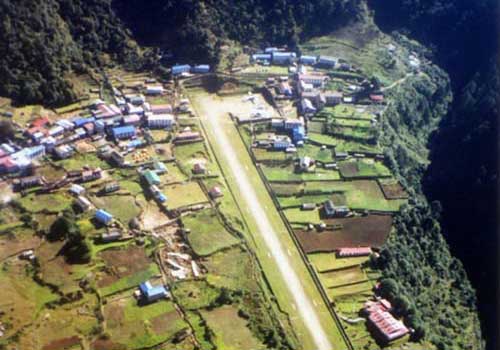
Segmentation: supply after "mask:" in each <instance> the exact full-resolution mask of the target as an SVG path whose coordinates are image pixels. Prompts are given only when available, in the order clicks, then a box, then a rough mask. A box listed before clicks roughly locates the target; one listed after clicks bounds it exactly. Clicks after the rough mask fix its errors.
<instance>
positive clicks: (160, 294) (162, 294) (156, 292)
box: [139, 281, 168, 303]
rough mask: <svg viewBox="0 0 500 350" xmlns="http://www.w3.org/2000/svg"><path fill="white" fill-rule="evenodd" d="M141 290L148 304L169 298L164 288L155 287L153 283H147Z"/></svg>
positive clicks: (144, 283)
mask: <svg viewBox="0 0 500 350" xmlns="http://www.w3.org/2000/svg"><path fill="white" fill-rule="evenodd" d="M139 290H140V291H141V295H142V297H143V299H144V300H146V301H147V302H148V303H152V302H155V301H157V300H160V299H164V298H166V297H167V296H168V293H167V290H166V289H165V287H164V286H153V285H151V282H149V281H146V282H143V283H141V284H140V285H139Z"/></svg>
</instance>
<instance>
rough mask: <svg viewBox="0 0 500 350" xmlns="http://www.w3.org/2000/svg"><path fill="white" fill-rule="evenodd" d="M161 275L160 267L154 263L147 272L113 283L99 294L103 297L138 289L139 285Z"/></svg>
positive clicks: (143, 271) (137, 273) (140, 272)
mask: <svg viewBox="0 0 500 350" xmlns="http://www.w3.org/2000/svg"><path fill="white" fill-rule="evenodd" d="M159 273H160V269H159V268H158V266H157V265H156V264H155V263H152V264H150V265H149V266H148V267H147V269H145V270H142V271H139V272H136V273H134V274H133V275H131V276H127V277H124V278H120V279H119V280H117V281H116V282H113V283H112V284H111V285H109V286H106V287H103V288H100V289H99V294H101V295H102V296H108V295H111V294H115V293H118V292H121V291H123V290H127V289H131V288H134V287H138V286H139V284H141V283H142V282H144V281H147V280H148V279H150V278H151V277H153V276H156V275H158V274H159Z"/></svg>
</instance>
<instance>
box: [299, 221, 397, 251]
mask: <svg viewBox="0 0 500 350" xmlns="http://www.w3.org/2000/svg"><path fill="white" fill-rule="evenodd" d="M325 223H326V224H327V225H338V224H340V225H342V229H340V230H334V231H323V232H315V231H304V230H296V231H295V234H296V236H297V238H298V240H299V242H300V245H301V246H302V248H303V249H304V251H305V252H306V253H315V252H331V251H333V250H335V249H338V248H342V247H357V246H370V247H376V248H378V247H380V246H381V245H382V244H383V243H384V242H385V240H386V239H387V236H388V235H389V232H390V230H391V225H392V217H391V216H389V215H368V216H364V217H359V218H346V219H330V220H325Z"/></svg>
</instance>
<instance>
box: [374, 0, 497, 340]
mask: <svg viewBox="0 0 500 350" xmlns="http://www.w3.org/2000/svg"><path fill="white" fill-rule="evenodd" d="M370 5H371V6H372V8H373V9H374V10H375V14H376V21H377V24H378V25H379V26H381V27H382V28H383V29H384V30H387V31H392V30H398V31H403V32H405V33H407V34H408V35H410V36H411V37H414V38H417V39H418V40H420V41H421V42H423V43H424V44H425V45H427V46H428V47H431V48H433V51H432V52H433V59H434V60H436V61H437V62H439V64H440V65H441V66H442V67H443V68H444V69H445V70H446V71H447V72H448V74H449V75H450V79H451V85H452V87H453V93H454V102H453V104H452V105H451V109H450V112H449V113H448V114H447V115H446V116H445V117H444V118H443V120H442V122H441V125H440V127H439V129H438V131H437V132H436V133H435V135H433V137H432V140H431V143H430V148H431V165H430V167H429V170H428V171H427V172H426V174H425V185H424V189H425V191H426V193H427V195H428V197H429V198H431V199H433V200H439V201H441V203H442V205H443V214H442V220H441V222H442V225H443V227H444V234H445V235H446V238H447V241H448V242H449V244H450V246H451V249H452V251H453V253H454V254H455V255H457V256H458V257H459V258H460V259H461V260H462V261H463V263H464V266H465V268H466V270H467V273H468V275H469V276H470V278H471V281H472V282H473V284H474V286H475V287H476V288H477V290H478V302H479V304H478V305H479V309H480V312H481V318H482V320H483V328H484V330H485V333H486V338H487V341H488V347H489V348H491V349H494V348H496V347H495V344H496V342H497V329H496V326H495V325H496V322H497V321H496V320H497V315H496V312H495V310H494V309H493V308H491V305H492V304H494V303H495V300H496V295H497V293H496V290H495V288H492V282H491V281H492V276H497V271H498V269H497V266H496V264H495V263H494V262H495V261H496V258H497V246H498V242H497V235H496V229H497V201H496V188H497V182H498V171H497V170H498V169H497V159H498V156H497V155H498V141H497V135H498V125H497V123H498V120H497V116H498V101H499V97H498V91H499V70H498V63H497V62H496V61H497V59H496V57H495V55H496V54H497V50H496V48H497V43H498V39H497V35H498V34H497V29H496V26H497V24H496V22H497V18H498V16H497V14H498V3H497V2H496V1H494V0H481V1H451V2H449V1H447V2H443V1H440V0H433V1H425V2H424V1H420V0H410V1H404V2H401V1H392V0H390V1H376V0H372V1H370ZM457 218H460V219H459V220H458V219H457ZM471 237H474V239H471Z"/></svg>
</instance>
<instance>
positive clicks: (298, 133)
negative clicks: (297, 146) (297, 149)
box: [292, 125, 306, 143]
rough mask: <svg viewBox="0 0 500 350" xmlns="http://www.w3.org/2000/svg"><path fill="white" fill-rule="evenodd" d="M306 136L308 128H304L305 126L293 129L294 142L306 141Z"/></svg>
mask: <svg viewBox="0 0 500 350" xmlns="http://www.w3.org/2000/svg"><path fill="white" fill-rule="evenodd" d="M305 137H306V129H305V128H304V126H302V125H300V126H297V127H295V128H293V131H292V140H293V142H295V143H297V142H299V141H304V138H305Z"/></svg>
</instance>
